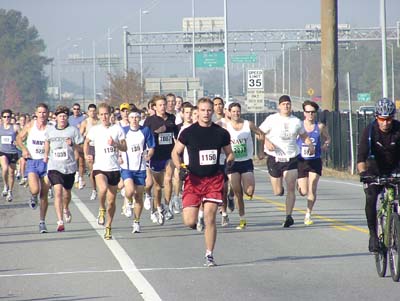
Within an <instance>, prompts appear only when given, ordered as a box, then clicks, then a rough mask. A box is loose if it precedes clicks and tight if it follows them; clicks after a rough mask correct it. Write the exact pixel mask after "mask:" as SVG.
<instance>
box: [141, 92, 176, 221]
mask: <svg viewBox="0 0 400 301" xmlns="http://www.w3.org/2000/svg"><path fill="white" fill-rule="evenodd" d="M153 102H154V104H155V105H154V108H155V111H156V114H155V115H153V116H149V117H148V118H147V119H146V121H145V123H144V126H147V127H149V128H150V129H151V130H152V132H153V135H154V139H155V141H156V146H155V150H154V155H153V157H152V158H151V160H150V168H151V172H152V176H153V183H154V206H155V208H157V222H158V224H159V225H163V224H164V222H165V219H167V220H169V219H172V218H173V217H174V215H173V213H172V212H171V210H169V203H170V200H171V195H172V174H173V169H174V166H173V164H172V161H171V151H172V149H173V147H174V144H175V142H174V140H175V137H176V136H177V134H178V128H177V127H176V125H175V116H174V115H172V114H169V113H167V112H166V105H167V101H166V99H165V96H163V95H155V96H153ZM163 186H164V201H165V205H166V208H164V205H163V204H162V203H161V196H162V190H161V188H162V187H163Z"/></svg>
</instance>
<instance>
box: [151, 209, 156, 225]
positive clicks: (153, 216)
mask: <svg viewBox="0 0 400 301" xmlns="http://www.w3.org/2000/svg"><path fill="white" fill-rule="evenodd" d="M150 219H151V221H152V222H153V224H156V223H158V212H157V211H154V212H152V213H151V214H150Z"/></svg>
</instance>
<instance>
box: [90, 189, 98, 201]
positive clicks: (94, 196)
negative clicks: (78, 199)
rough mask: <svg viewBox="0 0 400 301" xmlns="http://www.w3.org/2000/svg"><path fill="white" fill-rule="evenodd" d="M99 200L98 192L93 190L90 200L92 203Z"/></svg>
mask: <svg viewBox="0 0 400 301" xmlns="http://www.w3.org/2000/svg"><path fill="white" fill-rule="evenodd" d="M96 198H97V191H96V190H92V194H91V195H90V200H91V201H95V200H96Z"/></svg>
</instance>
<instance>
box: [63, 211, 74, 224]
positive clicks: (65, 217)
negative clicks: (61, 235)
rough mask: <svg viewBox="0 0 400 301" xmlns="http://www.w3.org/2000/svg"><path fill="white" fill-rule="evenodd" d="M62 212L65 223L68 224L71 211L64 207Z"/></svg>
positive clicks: (70, 218)
mask: <svg viewBox="0 0 400 301" xmlns="http://www.w3.org/2000/svg"><path fill="white" fill-rule="evenodd" d="M63 214H64V220H65V222H66V223H67V224H69V223H70V222H71V221H72V215H71V211H69V209H64V210H63Z"/></svg>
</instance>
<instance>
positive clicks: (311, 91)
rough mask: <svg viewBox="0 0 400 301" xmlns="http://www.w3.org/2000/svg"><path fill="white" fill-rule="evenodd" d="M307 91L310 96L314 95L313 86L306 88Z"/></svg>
mask: <svg viewBox="0 0 400 301" xmlns="http://www.w3.org/2000/svg"><path fill="white" fill-rule="evenodd" d="M307 93H308V95H310V96H312V95H314V89H313V88H310V89H308V90H307Z"/></svg>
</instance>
